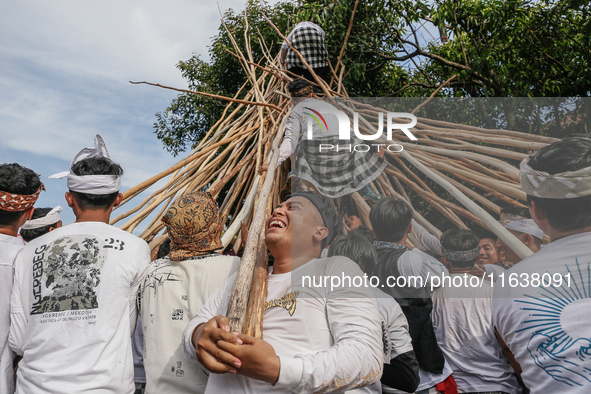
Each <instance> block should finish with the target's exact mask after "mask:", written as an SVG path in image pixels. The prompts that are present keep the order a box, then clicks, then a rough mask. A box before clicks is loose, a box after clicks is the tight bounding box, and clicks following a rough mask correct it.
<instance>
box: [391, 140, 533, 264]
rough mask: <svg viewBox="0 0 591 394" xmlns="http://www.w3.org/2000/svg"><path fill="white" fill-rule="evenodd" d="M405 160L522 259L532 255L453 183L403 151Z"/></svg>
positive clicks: (529, 250)
mask: <svg viewBox="0 0 591 394" xmlns="http://www.w3.org/2000/svg"><path fill="white" fill-rule="evenodd" d="M400 153H401V154H402V156H404V158H405V159H406V160H407V161H409V162H410V163H412V165H414V166H415V167H416V168H417V169H418V170H419V171H421V172H422V173H423V174H425V175H426V176H428V177H429V178H430V179H432V180H433V181H434V182H437V183H438V184H439V185H440V186H441V187H443V188H444V189H445V190H447V191H448V192H449V193H450V194H451V195H452V196H454V197H455V198H456V199H457V200H458V201H459V202H460V203H462V205H464V206H465V207H466V208H467V209H468V210H469V211H470V212H472V213H473V214H474V215H476V216H477V217H478V218H480V220H482V221H483V222H484V223H486V225H487V227H488V228H489V229H491V230H492V231H493V232H494V233H495V234H496V235H497V236H498V237H499V238H501V239H502V240H503V242H505V243H506V244H507V246H509V247H510V248H511V249H512V250H513V251H514V252H515V253H516V254H517V255H518V256H519V257H520V258H521V259H525V258H526V257H528V256H530V255H531V254H532V251H531V249H529V248H528V247H527V246H525V244H524V243H523V242H521V241H520V240H519V239H518V238H517V237H516V236H514V235H513V234H511V233H510V232H509V230H507V229H506V228H505V227H503V226H502V225H501V224H500V223H499V222H497V221H496V220H495V219H494V218H493V217H492V216H490V215H489V214H488V213H487V212H486V211H485V210H484V209H482V208H481V207H479V206H478V205H477V204H476V203H475V202H474V201H472V200H471V199H469V198H468V197H466V195H465V194H463V193H462V192H460V191H459V190H458V189H457V188H456V187H455V186H453V185H452V184H451V183H449V182H448V181H446V180H445V179H443V178H442V177H440V176H439V175H437V174H436V173H434V172H433V171H431V170H430V169H428V168H427V167H426V166H424V165H423V164H422V163H420V162H419V161H418V160H416V159H415V158H414V157H412V156H411V155H410V154H409V153H408V152H405V151H402V152H400Z"/></svg>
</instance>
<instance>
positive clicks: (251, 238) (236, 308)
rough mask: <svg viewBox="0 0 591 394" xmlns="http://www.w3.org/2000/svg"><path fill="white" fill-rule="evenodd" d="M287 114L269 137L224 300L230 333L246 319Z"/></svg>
mask: <svg viewBox="0 0 591 394" xmlns="http://www.w3.org/2000/svg"><path fill="white" fill-rule="evenodd" d="M287 116H289V113H288V115H286V116H284V118H283V121H282V122H281V126H280V127H279V130H278V132H277V135H276V136H275V139H274V140H273V156H272V158H271V162H270V163H269V168H268V170H267V175H266V177H265V183H264V185H263V188H262V190H261V194H260V196H259V201H258V204H257V208H256V211H255V214H254V218H253V220H252V224H251V226H250V232H249V234H248V238H247V240H246V246H245V248H244V255H243V257H242V260H241V262H240V268H239V269H238V274H237V275H236V281H235V282H234V287H233V288H232V295H231V297H230V302H229V303H228V311H227V313H226V317H227V318H228V320H229V321H230V329H231V330H232V332H242V329H243V326H244V320H245V319H246V313H247V303H248V296H249V294H250V289H251V286H252V279H253V276H254V268H255V263H256V261H255V260H256V257H257V251H258V240H259V235H260V233H261V231H264V228H263V225H264V222H265V219H266V218H265V214H266V207H267V198H268V197H269V194H270V192H271V188H272V186H273V180H274V178H275V167H276V166H277V162H278V160H279V141H280V140H281V138H282V137H283V132H284V130H285V122H286V120H287ZM255 185H256V183H255Z"/></svg>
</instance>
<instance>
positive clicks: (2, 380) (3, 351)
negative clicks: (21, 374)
mask: <svg viewBox="0 0 591 394" xmlns="http://www.w3.org/2000/svg"><path fill="white" fill-rule="evenodd" d="M23 246H25V244H24V242H23V239H22V238H17V237H12V236H9V235H5V234H0V393H12V392H13V391H14V368H13V367H12V359H13V358H14V354H13V353H12V350H10V346H8V333H9V331H10V292H11V290H12V276H13V270H14V269H13V264H14V259H15V258H16V255H17V253H18V252H19V251H20V250H21V249H22V248H23Z"/></svg>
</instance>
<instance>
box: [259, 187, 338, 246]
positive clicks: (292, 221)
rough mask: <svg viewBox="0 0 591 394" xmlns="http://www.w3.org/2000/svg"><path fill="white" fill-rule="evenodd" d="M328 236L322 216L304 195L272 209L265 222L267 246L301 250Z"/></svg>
mask: <svg viewBox="0 0 591 394" xmlns="http://www.w3.org/2000/svg"><path fill="white" fill-rule="evenodd" d="M327 236H328V230H327V229H326V227H324V224H323V223H322V216H320V212H318V210H317V209H316V207H315V206H314V204H312V203H311V202H310V200H308V199H307V198H305V197H301V196H295V197H292V198H290V199H289V200H287V201H285V202H283V203H282V204H281V205H279V206H278V207H277V208H275V209H274V210H273V214H272V215H271V216H270V217H269V218H267V221H266V223H265V242H266V244H267V247H269V248H272V247H284V248H291V250H292V251H298V252H303V251H306V250H310V249H312V248H313V247H314V246H315V245H316V244H317V243H319V242H322V239H324V238H325V237H327Z"/></svg>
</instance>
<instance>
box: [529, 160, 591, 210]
mask: <svg viewBox="0 0 591 394" xmlns="http://www.w3.org/2000/svg"><path fill="white" fill-rule="evenodd" d="M529 159H530V158H529V157H528V158H525V159H523V161H522V162H521V164H520V165H519V180H520V183H521V188H522V189H523V191H524V192H525V193H527V194H528V195H530V196H534V197H540V198H549V199H558V200H562V199H569V198H579V197H586V196H591V167H586V168H582V169H580V170H577V171H566V172H562V173H559V174H549V173H547V172H544V171H537V170H534V169H533V168H531V167H530V166H529V165H528V162H529Z"/></svg>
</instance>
